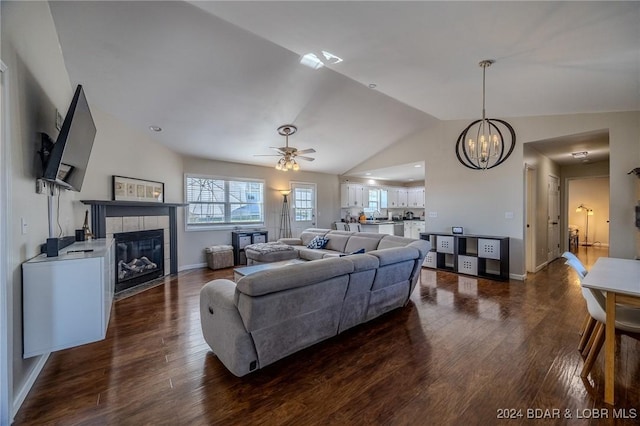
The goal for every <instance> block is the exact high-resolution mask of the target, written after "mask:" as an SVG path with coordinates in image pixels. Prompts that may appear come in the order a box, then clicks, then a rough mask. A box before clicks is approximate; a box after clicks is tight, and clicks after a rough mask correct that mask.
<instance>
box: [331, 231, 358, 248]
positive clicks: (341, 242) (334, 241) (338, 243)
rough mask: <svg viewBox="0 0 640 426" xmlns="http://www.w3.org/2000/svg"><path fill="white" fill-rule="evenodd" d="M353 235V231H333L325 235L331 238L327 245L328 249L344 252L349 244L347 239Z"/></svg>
mask: <svg viewBox="0 0 640 426" xmlns="http://www.w3.org/2000/svg"><path fill="white" fill-rule="evenodd" d="M352 235H353V232H348V231H331V232H329V233H328V234H327V235H325V237H327V238H329V242H328V243H327V246H326V247H325V248H326V249H327V250H333V251H338V252H340V253H344V252H345V250H344V248H345V247H346V245H347V241H349V238H350V237H351V236H352Z"/></svg>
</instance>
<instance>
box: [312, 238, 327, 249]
mask: <svg viewBox="0 0 640 426" xmlns="http://www.w3.org/2000/svg"><path fill="white" fill-rule="evenodd" d="M328 242H329V239H328V238H325V237H321V236H319V235H316V236H315V237H313V239H312V240H311V241H309V244H307V248H310V249H323V248H325V246H326V245H327V243H328Z"/></svg>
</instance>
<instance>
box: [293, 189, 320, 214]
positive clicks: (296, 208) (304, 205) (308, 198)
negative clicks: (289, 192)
mask: <svg viewBox="0 0 640 426" xmlns="http://www.w3.org/2000/svg"><path fill="white" fill-rule="evenodd" d="M313 192H314V191H313V188H308V187H307V188H305V187H294V188H293V212H294V214H293V220H295V221H296V222H306V221H312V220H313V206H314V204H315V200H314V197H313Z"/></svg>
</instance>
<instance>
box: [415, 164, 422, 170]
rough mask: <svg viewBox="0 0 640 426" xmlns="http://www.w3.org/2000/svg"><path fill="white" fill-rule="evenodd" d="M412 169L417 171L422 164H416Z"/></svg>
mask: <svg viewBox="0 0 640 426" xmlns="http://www.w3.org/2000/svg"><path fill="white" fill-rule="evenodd" d="M413 167H415V168H416V169H419V168H420V167H422V164H416V165H414V166H413Z"/></svg>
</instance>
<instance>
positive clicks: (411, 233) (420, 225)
mask: <svg viewBox="0 0 640 426" xmlns="http://www.w3.org/2000/svg"><path fill="white" fill-rule="evenodd" d="M424 230H425V221H424V220H405V221H404V236H405V237H407V238H413V239H416V240H419V239H420V233H421V232H424Z"/></svg>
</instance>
